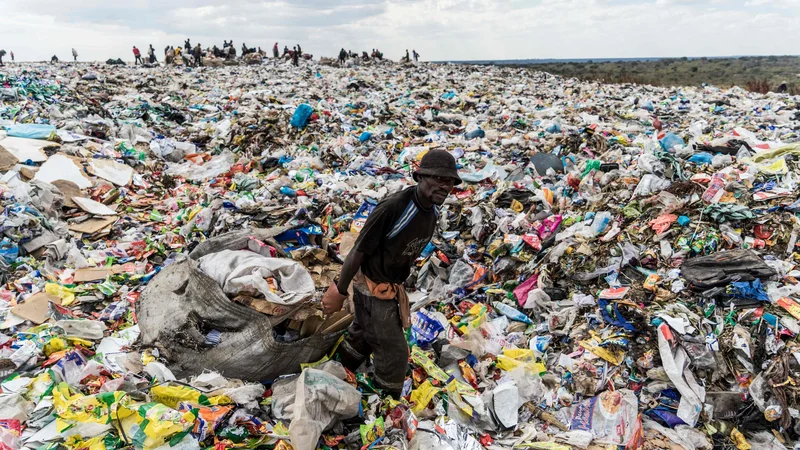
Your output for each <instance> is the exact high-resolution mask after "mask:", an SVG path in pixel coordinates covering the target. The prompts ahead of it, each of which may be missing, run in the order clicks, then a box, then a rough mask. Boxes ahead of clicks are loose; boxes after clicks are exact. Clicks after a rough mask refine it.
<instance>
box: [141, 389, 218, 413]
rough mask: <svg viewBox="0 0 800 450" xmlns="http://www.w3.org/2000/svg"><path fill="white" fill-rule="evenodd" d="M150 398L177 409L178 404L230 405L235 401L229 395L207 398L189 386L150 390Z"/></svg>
mask: <svg viewBox="0 0 800 450" xmlns="http://www.w3.org/2000/svg"><path fill="white" fill-rule="evenodd" d="M150 396H151V397H152V398H153V400H155V401H157V402H158V403H163V404H165V405H167V406H169V407H170V408H177V407H178V403H181V402H188V403H192V404H195V405H199V406H215V405H230V404H232V403H233V400H231V399H230V397H228V396H227V395H217V396H215V397H206V396H205V395H203V393H202V392H200V391H198V390H197V389H192V388H190V387H188V386H169V385H164V384H162V385H159V386H154V387H153V388H152V389H150Z"/></svg>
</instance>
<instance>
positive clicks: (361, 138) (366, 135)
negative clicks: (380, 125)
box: [358, 131, 372, 142]
mask: <svg viewBox="0 0 800 450" xmlns="http://www.w3.org/2000/svg"><path fill="white" fill-rule="evenodd" d="M371 137H372V133H370V132H369V131H365V132H363V133H361V136H359V137H358V140H359V141H361V142H367V141H368V140H369V138H371Z"/></svg>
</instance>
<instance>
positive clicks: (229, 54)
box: [0, 38, 420, 67]
mask: <svg viewBox="0 0 800 450" xmlns="http://www.w3.org/2000/svg"><path fill="white" fill-rule="evenodd" d="M132 51H133V56H134V64H145V62H146V63H148V64H156V63H157V62H158V58H156V51H155V48H153V44H150V47H149V49H148V50H147V59H146V60H145V59H144V58H143V57H142V52H141V50H139V48H137V47H136V46H135V45H134V46H133V50H132ZM241 53H242V58H244V57H245V56H247V55H250V54H258V55H259V56H261V57H262V58H266V57H267V52H265V51H264V50H262V49H261V47H258V48H255V47H253V48H250V47H248V46H247V44H245V43H244V42H243V43H242V52H241ZM5 55H6V51H5V50H0V66H2V65H3V57H4V56H5ZM10 56H11V61H12V62H13V61H14V52H13V51H12V52H11V54H10ZM206 56H213V57H214V58H221V59H226V60H233V59H236V48H235V47H234V46H233V39H231V40H230V41H227V40H224V41H223V43H222V48H219V47H217V46H216V45H214V46H213V47H209V48H207V49H205V50H203V48H202V46H201V45H200V44H199V43H198V44H197V45H195V46H194V47H192V43H191V41H190V39H189V38H187V39H186V41H185V42H184V44H183V47H181V46H178V48H175V47H173V46H171V45H168V46H166V47H164V60H165V63H166V64H168V65H169V64H174V63H175V61H176V60H177V59H178V58H181V60H182V62H183V64H184V65H186V66H193V67H198V66H202V65H203V57H206ZM303 56H304V55H303V49H302V48H301V47H300V44H297V45H295V46H294V47H292V48H291V49H289V47H288V46H286V45H284V47H283V53H280V51H279V47H278V43H277V42H275V45H273V46H272V57H273V58H275V59H278V58H288V59H289V60H291V61H292V64H293V65H294V66H298V65H299V60H300V58H302V57H303ZM310 56H311V55H306V56H305V58H306V59H310ZM359 57H360V58H361V59H362V60H365V61H367V60H370V59H372V60H383V52H381V51H380V50H378V49H375V48H373V49H372V52H371V53H367V52H366V51H363V52H361V55H359V54H358V53H356V52H353V51H352V50H349V51H348V50H345V49H344V48H342V49H341V50H340V51H339V56H338V60H339V62H340V63H341V64H342V65H344V64H345V61H346V60H347V59H348V58H350V59H356V58H359ZM419 57H420V54H419V53H417V51H416V50H412V52H411V53H410V54H409V51H408V49H406V55H405V57H403V58H402V59H401V62H411V58H413V59H414V62H415V63H416V62H419ZM72 60H73V61H78V52H77V51H76V50H75V49H74V48H73V49H72ZM50 62H52V63H57V62H59V59H58V57H57V56H56V55H53V57H52V58H50Z"/></svg>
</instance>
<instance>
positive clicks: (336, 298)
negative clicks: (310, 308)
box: [322, 283, 347, 314]
mask: <svg viewBox="0 0 800 450" xmlns="http://www.w3.org/2000/svg"><path fill="white" fill-rule="evenodd" d="M345 300H347V296H346V295H342V294H341V293H340V292H339V288H338V287H336V283H331V285H330V286H328V290H327V291H325V295H323V296H322V312H323V313H325V314H333V313H335V312H336V311H339V310H340V309H342V305H344V301H345Z"/></svg>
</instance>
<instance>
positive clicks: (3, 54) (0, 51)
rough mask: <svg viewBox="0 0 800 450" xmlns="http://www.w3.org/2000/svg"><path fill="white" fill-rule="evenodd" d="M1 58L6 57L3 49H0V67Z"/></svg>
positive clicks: (0, 63) (0, 64) (1, 63)
mask: <svg viewBox="0 0 800 450" xmlns="http://www.w3.org/2000/svg"><path fill="white" fill-rule="evenodd" d="M3 56H6V51H5V50H3V49H0V66H2V65H3Z"/></svg>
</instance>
